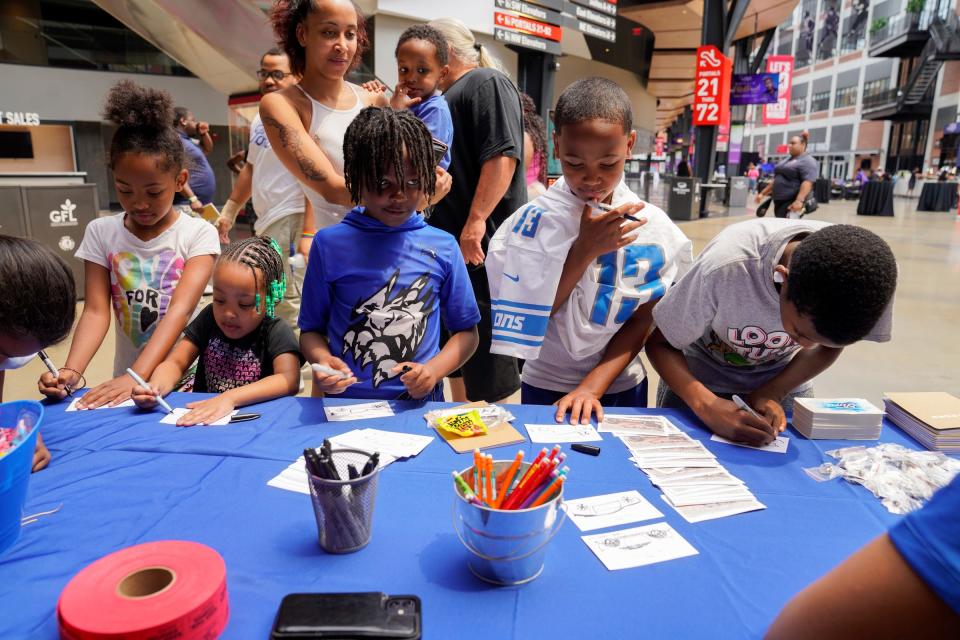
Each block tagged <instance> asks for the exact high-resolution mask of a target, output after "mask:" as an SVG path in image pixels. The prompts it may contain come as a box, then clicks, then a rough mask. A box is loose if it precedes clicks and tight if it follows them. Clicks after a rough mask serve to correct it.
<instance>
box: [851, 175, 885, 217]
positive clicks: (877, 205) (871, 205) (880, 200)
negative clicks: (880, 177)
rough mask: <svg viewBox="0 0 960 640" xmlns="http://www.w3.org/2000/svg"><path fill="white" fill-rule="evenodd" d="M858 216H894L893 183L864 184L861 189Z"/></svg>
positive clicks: (874, 182)
mask: <svg viewBox="0 0 960 640" xmlns="http://www.w3.org/2000/svg"><path fill="white" fill-rule="evenodd" d="M857 215H861V216H892V215H893V183H892V182H876V181H870V182H867V183H866V184H864V185H863V188H861V189H860V202H859V203H858V204H857Z"/></svg>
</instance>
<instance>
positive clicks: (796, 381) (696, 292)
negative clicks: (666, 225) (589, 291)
mask: <svg viewBox="0 0 960 640" xmlns="http://www.w3.org/2000/svg"><path fill="white" fill-rule="evenodd" d="M896 279H897V267H896V262H895V261H894V257H893V252H892V251H891V250H890V247H889V246H888V245H887V243H886V242H884V241H883V240H882V239H881V238H880V237H879V236H877V235H876V234H874V233H872V232H870V231H867V230H866V229H862V228H860V227H855V226H851V225H830V224H827V223H824V222H818V221H812V220H803V221H800V220H786V219H763V220H759V219H758V220H750V221H747V222H741V223H738V224H734V225H731V226H729V227H727V228H726V229H724V230H723V231H721V232H720V233H719V234H717V236H716V237H715V238H714V239H713V240H712V241H711V242H710V243H709V244H708V245H707V246H706V247H705V248H704V250H703V252H702V253H701V254H700V256H699V257H698V258H697V260H696V261H695V262H694V265H693V267H692V268H691V269H690V271H689V272H688V273H687V274H686V275H685V276H683V278H681V279H680V280H679V282H678V283H677V284H676V285H675V286H673V287H672V288H671V289H670V290H669V291H667V293H666V295H665V296H664V297H663V299H662V300H661V301H660V303H659V304H658V305H657V306H656V307H655V308H654V311H653V315H654V319H655V321H656V324H657V329H656V330H655V331H654V333H653V335H652V336H651V337H650V338H649V340H648V341H647V355H648V356H649V357H650V361H651V362H652V363H653V366H654V368H656V370H657V371H658V372H659V374H660V376H661V378H662V379H661V382H660V385H661V388H660V389H659V393H658V398H657V400H658V402H657V404H658V406H660V407H674V408H676V407H683V406H687V407H689V408H690V409H692V410H693V412H694V413H695V414H696V415H697V416H698V417H699V418H700V419H701V420H702V421H703V422H704V423H705V424H706V425H707V426H708V427H709V428H710V429H711V430H712V431H714V432H715V433H717V434H719V435H721V436H724V437H726V438H729V439H731V440H737V441H742V442H748V443H751V444H763V443H766V442H769V441H771V440H772V439H773V438H775V437H776V435H777V434H778V433H779V432H781V431H783V430H784V429H785V428H786V417H785V415H784V410H788V411H789V410H790V409H791V408H792V404H793V398H794V397H797V396H809V395H811V394H812V392H811V387H812V383H811V380H812V379H813V378H814V377H816V376H817V375H818V374H819V373H820V372H822V371H824V370H825V369H827V368H828V367H829V366H830V365H831V364H833V362H834V361H835V360H836V359H837V357H839V355H840V352H841V351H842V350H843V347H844V346H846V345H849V344H852V343H854V342H857V341H858V340H872V341H875V342H886V341H888V340H890V333H891V325H892V300H893V292H894V289H895V287H896ZM733 394H741V395H743V397H744V399H745V400H746V401H747V403H748V404H749V405H750V406H752V407H753V408H754V409H755V410H756V411H757V412H758V413H759V414H760V416H761V417H760V418H757V417H755V416H752V415H750V414H749V413H748V412H746V411H742V410H740V409H738V408H737V406H736V405H735V404H734V403H733V402H731V401H730V400H728V399H727V398H729V397H730V396H731V395H733Z"/></svg>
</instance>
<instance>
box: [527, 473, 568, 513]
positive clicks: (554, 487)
mask: <svg viewBox="0 0 960 640" xmlns="http://www.w3.org/2000/svg"><path fill="white" fill-rule="evenodd" d="M565 479H566V476H558V477H557V479H556V480H554V481H553V483H552V484H551V485H550V486H549V487H547V489H546V490H545V491H544V492H543V493H541V494H540V495H539V496H537V499H536V500H534V501H533V504H531V505H530V508H531V509H532V508H534V507H539V506H540V505H542V504H544V503H545V502H547V501H549V500H551V499H552V497H553V494H554V492H556V491H558V490H559V489H560V488H561V487H563V481H564V480H565Z"/></svg>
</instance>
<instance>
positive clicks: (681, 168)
mask: <svg viewBox="0 0 960 640" xmlns="http://www.w3.org/2000/svg"><path fill="white" fill-rule="evenodd" d="M677 177H678V178H689V177H690V165H689V164H687V161H686V160H681V161H680V164H678V165H677Z"/></svg>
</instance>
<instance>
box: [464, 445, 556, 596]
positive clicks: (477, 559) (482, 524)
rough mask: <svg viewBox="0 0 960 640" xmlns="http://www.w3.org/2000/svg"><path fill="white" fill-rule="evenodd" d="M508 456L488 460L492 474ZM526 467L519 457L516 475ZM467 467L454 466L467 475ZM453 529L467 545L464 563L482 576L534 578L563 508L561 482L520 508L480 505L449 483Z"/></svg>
mask: <svg viewBox="0 0 960 640" xmlns="http://www.w3.org/2000/svg"><path fill="white" fill-rule="evenodd" d="M513 462H514V461H513V460H501V461H495V462H494V463H493V469H494V474H495V475H496V476H498V477H499V476H502V475H503V474H504V473H505V472H506V471H507V470H508V469H509V467H510V466H511V465H512V464H513ZM529 467H530V464H529V463H521V464H520V467H519V472H518V473H517V476H518V477H520V476H522V475H523V474H524V473H525V472H526V470H527V469H528V468H529ZM472 472H473V467H468V468H467V469H465V470H463V471H461V472H460V476H461V477H462V478H467V477H468V476H469V474H471V473H472ZM454 490H455V491H456V497H455V499H454V509H455V511H454V514H455V515H454V523H453V524H454V529H455V530H456V532H457V537H459V538H460V542H462V543H463V545H464V546H465V547H466V548H467V549H468V550H469V551H470V554H471V555H470V558H469V559H468V560H467V566H468V567H469V568H470V572H471V573H473V575H475V576H477V577H478V578H480V579H481V580H483V581H484V582H489V583H491V584H496V585H506V586H511V585H520V584H525V583H527V582H530V581H531V580H533V579H535V578H536V577H537V576H539V575H540V573H541V572H542V571H543V561H544V556H545V555H546V551H547V543H549V542H550V540H552V539H553V537H554V536H555V535H556V534H557V532H558V531H559V530H560V526H561V525H562V524H563V520H564V517H565V516H564V513H563V510H562V509H561V508H560V505H561V503H562V502H563V487H562V485H561V486H560V487H559V488H558V490H557V491H556V495H551V496H550V497H549V499H547V500H546V501H544V502H543V503H542V504H539V505H537V506H532V507H528V508H526V509H515V510H504V509H495V508H492V507H490V506H487V505H483V506H480V505H478V504H475V501H476V498H474V501H471V500H470V497H471V495H472V494H471V495H467V494H465V493H464V491H463V489H462V488H461V487H460V486H458V485H457V483H455V485H454Z"/></svg>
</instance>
